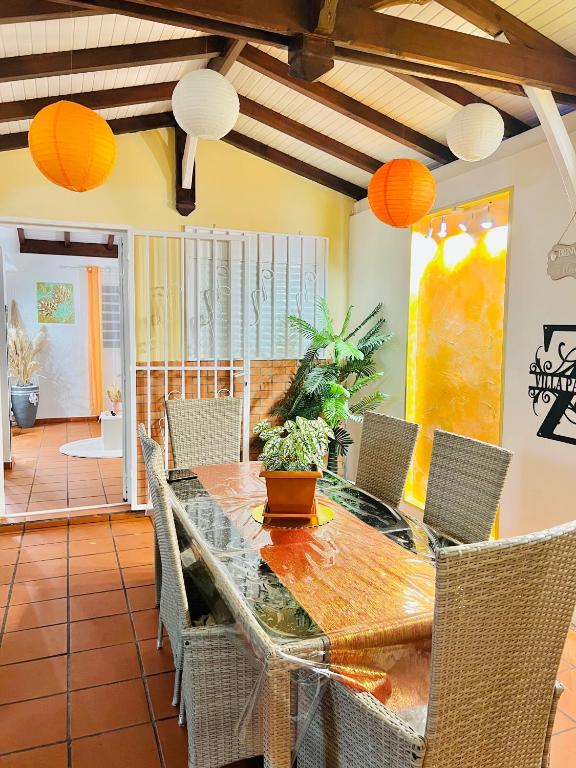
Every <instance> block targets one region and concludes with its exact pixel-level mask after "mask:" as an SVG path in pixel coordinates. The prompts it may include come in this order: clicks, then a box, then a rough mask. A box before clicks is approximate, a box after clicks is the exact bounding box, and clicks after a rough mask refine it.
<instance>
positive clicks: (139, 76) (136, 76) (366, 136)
mask: <svg viewBox="0 0 576 768" xmlns="http://www.w3.org/2000/svg"><path fill="white" fill-rule="evenodd" d="M496 1H497V2H498V4H499V5H500V6H501V7H502V8H505V9H506V10H508V11H510V12H511V13H513V14H515V15H516V16H518V17H519V18H520V19H522V20H523V21H525V22H527V23H528V24H530V25H532V26H533V27H534V28H536V29H538V30H539V31H541V32H542V33H543V34H545V35H547V36H548V37H550V38H551V39H552V40H554V41H555V42H557V43H559V44H560V45H563V46H564V47H565V48H567V49H568V50H570V51H571V52H573V53H576V0H496ZM383 12H385V13H388V14H392V15H395V16H401V17H403V18H407V19H413V20H416V21H419V22H423V23H426V24H430V25H433V26H442V27H445V28H449V29H453V30H457V31H460V32H465V33H468V34H474V35H479V36H484V37H486V35H485V33H484V32H482V31H481V30H479V29H477V28H476V27H474V26H473V25H472V24H469V23H468V22H466V21H464V20H462V19H461V18H459V17H458V16H456V15H455V14H453V13H451V12H450V11H448V10H446V9H445V8H443V7H442V6H441V5H439V4H438V3H437V2H429V3H428V4H426V5H423V6H421V5H398V6H394V7H392V8H388V9H386V10H385V11H383ZM64 14H65V12H64ZM201 34H203V33H200V32H196V31H194V30H187V29H184V28H181V27H172V26H170V25H167V24H158V23H154V22H149V21H144V20H139V19H134V18H129V17H125V16H120V15H116V14H108V15H102V16H84V17H79V18H73V17H67V16H65V15H64V17H63V18H62V19H57V20H50V21H36V22H26V23H20V24H6V25H0V58H6V57H13V56H26V55H30V54H42V53H50V52H55V51H68V50H71V49H84V48H97V47H105V46H111V45H129V44H133V43H146V42H154V41H159V40H170V39H178V38H189V37H195V36H199V35H201ZM259 47H260V48H261V49H262V50H264V51H265V52H266V53H268V54H269V55H272V56H275V57H277V58H279V59H282V60H283V61H286V60H287V54H286V51H283V50H281V49H278V48H271V47H268V46H264V45H262V46H259ZM205 65H206V62H205V61H201V60H199V61H194V62H189V61H185V62H177V63H172V64H156V65H149V66H143V67H128V68H123V69H112V70H107V71H104V72H93V73H79V74H72V75H61V76H57V77H45V78H35V79H29V80H24V81H18V82H8V83H0V103H2V102H9V101H19V100H22V99H34V98H41V97H45V96H59V95H62V96H66V95H67V94H70V93H78V92H89V91H94V90H104V89H110V88H122V87H129V86H134V85H144V84H149V83H160V82H171V81H175V80H178V79H179V78H180V77H182V75H183V74H185V73H186V72H187V71H190V70H192V69H195V68H200V67H203V66H205ZM229 78H230V80H231V81H232V82H233V84H234V85H235V87H236V88H237V90H238V92H239V93H240V94H242V95H244V96H247V97H249V98H250V99H252V100H254V101H257V102H259V103H261V104H263V105H265V106H267V107H269V108H270V109H273V110H275V111H276V112H279V113H281V114H282V115H285V116H286V117H289V118H292V119H293V120H297V121H298V122H301V123H303V124H305V125H307V126H309V127H310V128H313V129H314V130H316V131H318V132H320V133H323V134H325V135H327V136H330V137H331V138H333V139H336V140H338V141H340V142H342V143H344V144H346V145H348V146H350V147H353V148H354V149H356V150H359V151H361V152H364V153H365V154H367V155H370V156H371V157H374V158H376V159H377V160H380V161H382V162H384V161H386V160H389V159H391V158H393V157H414V158H417V159H419V160H421V161H423V162H425V163H426V164H427V165H429V166H433V165H434V162H433V161H431V160H430V159H428V158H426V157H424V156H423V155H421V154H420V153H418V152H417V151H414V150H411V149H409V148H407V147H405V146H403V145H401V144H399V143H398V142H396V141H394V140H392V139H389V138H387V137H385V136H383V135H381V134H379V133H377V132H375V131H373V130H371V129H369V128H366V127H364V126H362V125H360V124H359V123H357V122H355V121H353V120H351V119H350V118H348V117H345V116H343V115H340V114H338V113H337V112H335V111H333V110H332V109H330V108H328V107H325V106H322V105H320V104H318V103H316V102H314V101H313V100H311V99H310V98H308V97H306V96H303V95H301V94H299V93H296V92H295V91H293V90H291V89H289V88H287V87H286V86H283V85H281V84H279V83H276V82H275V81H273V80H271V79H269V78H267V77H265V76H263V75H260V74H259V73H257V72H255V71H253V70H251V69H250V68H248V67H245V66H243V65H241V64H238V63H237V64H235V65H234V66H233V67H232V70H231V71H230V73H229ZM322 81H323V82H324V83H326V84H327V85H329V86H330V87H332V88H335V89H336V90H339V91H341V92H343V93H345V94H347V95H348V96H350V97H352V98H354V99H357V100H358V101H360V102H362V103H363V104H366V105H368V106H370V107H372V108H373V109H375V110H377V111H379V112H381V113H383V114H385V115H388V116H389V117H391V118H393V119H395V120H397V121H399V122H400V123H403V124H404V125H406V126H409V127H410V128H412V129H414V130H416V131H419V132H421V133H423V134H425V135H427V136H430V137H431V138H433V139H435V140H436V141H438V142H441V143H446V142H445V136H446V128H447V125H448V123H449V121H450V119H451V118H452V116H453V115H454V113H455V109H453V108H452V107H451V106H448V105H447V104H446V103H445V102H443V101H441V100H439V99H436V98H435V97H434V96H432V95H429V94H427V93H424V92H423V91H421V90H420V89H419V88H417V87H415V86H414V85H412V84H410V83H407V82H405V81H404V80H402V79H400V78H399V77H396V76H395V75H393V74H390V73H388V72H386V71H385V70H382V69H376V68H372V67H366V66H362V65H356V64H350V63H347V62H342V61H337V62H336V63H335V66H334V68H333V69H332V70H331V71H330V72H329V73H327V74H326V75H324V76H323V78H322ZM467 88H468V90H470V91H472V92H473V93H475V94H476V95H478V96H479V97H481V98H483V99H485V100H486V101H489V102H491V103H493V104H494V105H495V106H498V107H500V108H502V109H504V110H506V111H507V112H509V113H510V114H512V115H514V116H516V117H518V118H519V119H521V120H523V121H524V122H526V123H528V124H529V125H535V124H537V119H536V116H535V114H534V112H533V111H532V109H531V108H530V105H529V102H528V100H527V99H523V98H521V97H518V96H512V95H509V94H505V93H502V92H499V91H495V90H494V89H490V88H481V87H476V86H467ZM169 109H170V103H169V102H155V103H150V104H140V105H135V106H129V107H118V108H114V109H106V110H102V111H101V114H102V115H103V116H104V117H105V118H106V119H117V118H123V117H132V116H137V115H145V114H151V113H155V112H164V111H168V110H169ZM28 127H29V121H13V122H7V123H0V134H5V133H17V132H22V131H26V130H28ZM236 130H238V131H239V132H240V133H243V134H245V135H247V136H250V137H251V138H254V139H257V140H258V141H261V142H263V143H265V144H268V145H270V146H272V147H274V148H276V149H279V150H281V151H283V152H285V153H287V154H289V155H291V156H292V157H295V158H298V159H300V160H303V161H304V162H306V163H309V164H311V165H316V166H317V167H319V168H321V169H322V170H325V171H328V172H330V173H333V174H334V175H336V176H340V177H341V178H343V179H346V180H348V181H351V182H354V183H355V184H358V185H361V186H366V184H367V182H368V180H369V174H367V173H366V172H365V171H362V170H360V169H358V168H356V167H354V166H351V165H349V164H348V163H345V162H343V161H341V160H338V159H337V158H334V157H332V156H330V155H328V154H326V153H325V152H322V151H320V150H317V149H314V148H312V147H310V146H308V145H307V144H304V143H302V142H300V141H298V140H296V139H294V138H292V137H291V136H289V135H288V134H284V133H281V132H279V131H277V130H275V129H273V128H269V127H268V126H264V125H262V124H260V123H257V122H256V121H255V120H253V119H251V118H248V117H245V116H241V117H240V119H239V120H238V123H237V126H236Z"/></svg>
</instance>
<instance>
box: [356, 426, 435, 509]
mask: <svg viewBox="0 0 576 768" xmlns="http://www.w3.org/2000/svg"><path fill="white" fill-rule="evenodd" d="M419 429H420V427H419V426H418V424H412V423H411V422H409V421H404V420H403V419H395V418H394V417H393V416H387V415H385V414H383V413H367V414H366V415H365V416H364V425H363V427H362V437H361V439H360V451H359V455H358V470H357V472H356V485H358V486H359V487H360V488H362V490H363V491H367V492H368V493H371V494H372V496H376V498H378V499H381V501H384V502H386V503H387V504H390V505H391V506H393V507H397V506H398V505H399V504H400V502H401V501H402V496H403V495H404V486H405V484H406V477H407V476H408V470H409V469H410V462H411V461H412V455H413V454H414V447H415V445H416V438H417V437H418V431H419Z"/></svg>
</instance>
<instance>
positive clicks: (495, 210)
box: [406, 192, 510, 507]
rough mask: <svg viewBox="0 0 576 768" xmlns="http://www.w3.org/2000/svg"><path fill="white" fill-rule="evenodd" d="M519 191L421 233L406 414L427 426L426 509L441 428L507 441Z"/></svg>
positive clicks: (431, 223)
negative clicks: (510, 289) (512, 225)
mask: <svg viewBox="0 0 576 768" xmlns="http://www.w3.org/2000/svg"><path fill="white" fill-rule="evenodd" d="M509 203H510V196H509V193H508V192H506V193H501V194H499V195H495V196H494V197H492V198H490V199H486V200H481V201H475V202H474V203H467V204H463V205H459V206H457V207H456V208H454V209H450V210H449V211H446V212H439V213H435V214H433V215H431V216H428V217H426V218H425V219H423V220H422V221H420V222H418V224H417V225H415V226H414V227H413V229H412V254H411V282H410V309H409V327H408V370H407V398H406V418H407V419H408V420H410V421H415V422H417V423H418V424H420V425H421V431H420V435H419V438H418V442H417V445H416V451H415V455H414V461H413V464H412V468H411V470H410V474H409V476H408V482H407V486H406V500H407V501H408V502H410V503H412V504H415V505H417V506H420V507H422V506H423V505H424V500H425V498H426V485H427V480H428V472H429V467H430V455H431V451H432V439H433V435H434V430H435V429H437V428H440V429H444V430H448V431H450V432H457V433H459V434H461V435H465V436H467V437H473V438H476V439H478V440H484V441H486V442H490V443H495V444H499V443H500V425H501V399H502V363H503V343H504V319H505V299H506V257H507V248H508V216H509Z"/></svg>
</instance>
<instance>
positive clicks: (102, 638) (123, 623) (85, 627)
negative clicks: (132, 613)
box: [70, 613, 134, 653]
mask: <svg viewBox="0 0 576 768" xmlns="http://www.w3.org/2000/svg"><path fill="white" fill-rule="evenodd" d="M133 639H134V635H133V632H132V624H131V622H130V617H129V616H128V614H125V613H124V614H120V615H119V616H106V617H104V618H101V619H90V620H89V621H76V622H74V623H73V624H71V625H70V644H71V651H72V652H73V653H76V652H78V651H88V650H91V649H92V648H104V647H105V646H107V645H121V644H123V643H130V642H132V641H133Z"/></svg>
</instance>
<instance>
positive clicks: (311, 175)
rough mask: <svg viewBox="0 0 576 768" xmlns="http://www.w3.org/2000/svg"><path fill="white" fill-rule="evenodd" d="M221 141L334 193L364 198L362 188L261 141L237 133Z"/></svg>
mask: <svg viewBox="0 0 576 768" xmlns="http://www.w3.org/2000/svg"><path fill="white" fill-rule="evenodd" d="M222 141H225V142H226V143H227V144H232V146H234V147H237V148H238V149H243V150H244V151H245V152H250V153H251V154H253V155H256V156H257V157H261V158H262V159H263V160H268V161H269V162H271V163H274V165H279V166H280V167H281V168H285V169H286V170H288V171H292V172H293V173H296V174H298V176H304V177H305V178H307V179H310V180H311V181H315V182H317V183H318V184H322V185H323V186H324V187H329V188H330V189H333V190H335V191H336V192H340V193H341V194H343V195H347V196H348V197H352V198H353V199H354V200H361V199H362V198H364V197H366V190H365V189H364V187H359V186H358V185H356V184H353V183H352V182H350V181H346V180H345V179H341V178H340V177H339V176H334V175H333V174H332V173H328V172H327V171H323V170H321V169H320V168H317V167H316V166H314V165H309V164H308V163H304V162H303V161H302V160H297V159H296V158H295V157H292V155H288V154H286V153H284V152H280V150H278V149H274V148H273V147H269V146H268V145H267V144H263V143H262V142H261V141H256V139H251V138H250V137H249V136H245V135H244V134H242V133H238V131H230V133H228V134H227V135H226V136H224V138H223V139H222Z"/></svg>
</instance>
